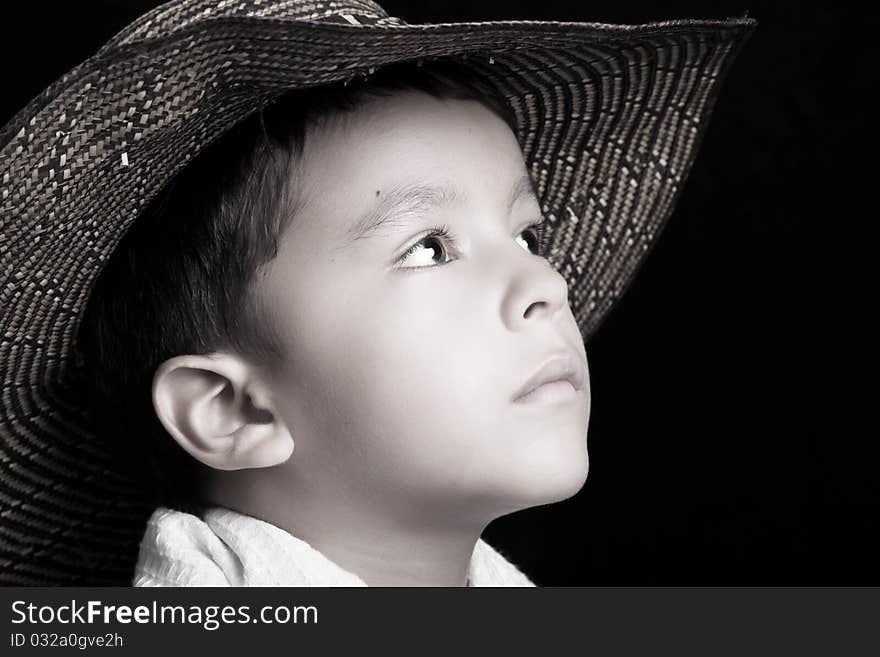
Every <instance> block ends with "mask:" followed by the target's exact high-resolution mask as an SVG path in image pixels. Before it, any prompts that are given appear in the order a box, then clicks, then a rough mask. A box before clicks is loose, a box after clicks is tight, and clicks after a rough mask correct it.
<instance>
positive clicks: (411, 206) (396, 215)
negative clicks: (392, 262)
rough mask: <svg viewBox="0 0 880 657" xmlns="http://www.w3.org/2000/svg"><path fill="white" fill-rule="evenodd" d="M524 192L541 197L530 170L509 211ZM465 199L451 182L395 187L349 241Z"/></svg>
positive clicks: (362, 220) (361, 220)
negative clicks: (535, 188)
mask: <svg viewBox="0 0 880 657" xmlns="http://www.w3.org/2000/svg"><path fill="white" fill-rule="evenodd" d="M523 196H531V197H532V198H534V199H535V201H537V200H538V198H537V196H536V195H535V191H534V189H533V187H532V179H531V177H530V176H529V174H528V173H523V174H522V175H521V176H520V177H519V178H517V179H516V181H514V183H513V185H512V186H511V188H510V192H509V193H508V195H507V212H508V214H509V213H510V211H511V210H512V209H513V205H514V203H516V202H517V201H518V200H519V199H520V198H521V197H523ZM464 199H465V196H464V193H463V192H462V191H461V190H460V189H459V188H457V187H452V186H449V185H440V186H437V185H429V184H425V183H410V184H405V185H398V186H396V187H392V188H391V189H390V190H389V191H388V192H386V193H385V194H383V195H382V196H381V197H380V198H378V200H377V201H376V202H375V204H374V205H373V207H371V208H370V209H369V210H367V211H366V212H365V213H364V214H363V215H361V216H360V218H359V219H358V220H357V221H355V222H354V223H353V224H352V225H351V227H350V228H349V229H348V231H346V238H345V244H351V243H353V242H355V241H357V240H361V239H366V238H369V237H372V236H373V235H375V234H377V233H379V232H381V231H382V230H385V229H395V228H400V227H403V226H407V225H409V224H410V223H413V222H415V221H417V220H419V219H421V218H422V217H423V216H424V215H425V214H427V213H428V212H430V211H431V210H437V209H443V208H451V207H456V206H461V205H463V204H464Z"/></svg>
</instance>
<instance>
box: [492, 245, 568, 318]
mask: <svg viewBox="0 0 880 657" xmlns="http://www.w3.org/2000/svg"><path fill="white" fill-rule="evenodd" d="M514 248H517V249H519V253H518V254H517V255H515V256H511V259H510V262H511V275H510V278H509V279H508V280H509V281H510V283H509V286H508V288H507V295H506V298H505V300H504V315H505V321H506V323H507V325H508V327H509V328H510V329H511V330H517V329H520V328H522V327H523V325H525V324H526V323H529V322H531V323H534V322H535V321H537V320H540V319H544V320H545V321H552V320H553V319H554V318H555V317H556V316H557V315H558V314H559V313H560V311H561V310H563V309H566V308H568V283H567V282H566V281H565V278H563V276H562V275H561V274H560V273H559V272H558V271H556V270H555V269H554V268H553V266H552V265H551V264H550V263H549V262H548V261H547V260H546V259H544V258H542V257H539V256H536V255H533V254H531V253H528V252H526V251H525V250H524V249H523V248H522V247H519V246H516V245H515V247H514Z"/></svg>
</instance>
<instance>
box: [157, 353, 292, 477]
mask: <svg viewBox="0 0 880 657" xmlns="http://www.w3.org/2000/svg"><path fill="white" fill-rule="evenodd" d="M267 393H268V389H267V388H266V387H265V385H264V384H263V383H262V382H261V381H260V380H259V378H258V377H257V376H256V375H255V373H254V371H253V370H252V368H250V367H249V366H248V364H247V363H246V362H244V361H243V360H242V359H241V358H240V357H238V356H236V355H231V354H225V353H214V354H204V355H187V356H176V357H174V358H170V359H168V360H167V361H165V362H163V363H162V364H161V365H160V366H159V367H158V368H157V369H156V372H155V374H154V376H153V387H152V397H153V408H154V410H155V412H156V415H157V417H158V418H159V421H160V422H161V423H162V426H163V427H164V428H165V430H166V431H167V432H168V434H169V435H170V436H171V437H172V438H174V440H175V441H177V443H178V444H179V445H180V446H181V447H182V448H183V449H185V450H186V451H187V452H189V454H191V455H192V456H193V458H195V459H197V460H198V461H201V462H202V463H204V464H205V465H207V466H210V467H212V468H216V469H218V470H242V469H245V468H266V467H271V466H273V465H278V464H280V463H283V462H284V461H286V460H287V459H288V458H290V455H291V454H292V453H293V447H294V445H293V438H292V437H291V435H290V431H289V430H288V428H287V426H286V424H285V422H284V419H283V417H282V416H281V415H280V414H279V413H278V412H277V409H275V408H274V407H273V406H272V402H271V395H269V394H267Z"/></svg>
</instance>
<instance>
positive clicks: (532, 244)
mask: <svg viewBox="0 0 880 657" xmlns="http://www.w3.org/2000/svg"><path fill="white" fill-rule="evenodd" d="M543 223H544V221H543V219H542V220H540V221H536V222H535V223H533V224H531V225H530V226H526V227H525V228H524V229H523V231H522V232H521V233H520V235H526V236H527V239H524V240H523V242H524V243H525V245H526V246H525V249H526V250H527V251H529V252H530V253H532V254H533V255H538V256H543V255H544V247H545V239H544V236H543V230H542V229H541V228H540V226H541V224H543Z"/></svg>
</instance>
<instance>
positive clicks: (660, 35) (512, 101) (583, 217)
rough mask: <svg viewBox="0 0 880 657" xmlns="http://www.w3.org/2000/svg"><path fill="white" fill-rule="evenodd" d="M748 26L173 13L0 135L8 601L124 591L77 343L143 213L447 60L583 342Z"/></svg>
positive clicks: (136, 503) (344, 4)
mask: <svg viewBox="0 0 880 657" xmlns="http://www.w3.org/2000/svg"><path fill="white" fill-rule="evenodd" d="M755 24H756V23H755V21H754V20H752V19H748V18H731V19H726V20H705V21H704V20H676V21H666V22H661V23H652V24H646V25H636V26H630V25H606V24H592V23H573V22H534V21H503V22H482V23H458V24H456V23H446V24H436V25H408V24H406V23H404V22H403V21H401V20H399V19H397V18H393V17H390V16H388V15H387V14H386V13H385V12H384V11H383V10H382V8H381V7H379V6H378V5H377V4H375V3H373V2H371V1H370V0H339V1H335V2H321V1H318V2H314V1H310V2H306V1H305V0H235V1H234V2H233V1H231V0H214V1H209V0H179V1H174V2H169V3H167V4H165V5H162V6H160V7H158V8H156V9H154V10H153V11H150V12H149V13H147V14H146V15H144V16H142V17H141V18H139V19H137V20H136V21H135V22H133V23H132V24H131V25H129V26H128V27H126V28H125V29H123V30H122V31H121V32H120V33H119V34H117V35H116V36H115V37H114V38H113V39H111V40H110V41H109V42H108V43H107V44H106V45H105V46H103V47H102V48H101V49H100V50H99V51H98V52H97V53H96V54H95V55H94V56H92V57H91V58H89V59H88V60H87V61H85V62H83V63H82V64H81V65H79V66H77V67H76V68H75V69H73V70H72V71H70V72H69V73H67V74H66V75H64V76H63V77H62V78H61V79H59V80H57V81H56V82H55V83H54V84H52V85H51V86H50V87H49V88H48V89H46V90H45V91H44V92H43V93H41V94H40V95H39V96H38V97H36V98H34V99H33V100H32V101H31V102H30V103H29V104H28V105H27V106H26V107H25V108H24V109H22V110H21V111H20V112H19V113H18V114H17V115H16V116H15V117H14V118H13V119H12V120H11V121H10V122H9V123H8V124H7V125H6V126H5V127H4V128H3V129H2V131H0V399H2V402H0V583H4V584H12V585H15V584H21V585H59V584H81V585H108V584H110V585H113V584H117V585H127V584H129V582H130V578H131V573H132V569H133V565H134V562H135V559H136V557H137V549H138V542H139V539H140V537H141V535H142V532H143V529H144V521H145V518H146V517H147V516H148V515H149V512H150V511H152V508H148V505H147V503H146V502H145V500H144V499H143V495H142V492H141V491H140V490H139V489H138V488H137V486H135V485H134V484H133V483H132V482H131V481H129V480H127V479H126V478H125V476H123V474H121V472H120V471H119V469H118V468H117V467H115V466H114V463H113V461H112V460H111V458H110V457H109V456H108V455H107V450H106V449H105V446H104V445H105V443H104V442H103V441H104V440H105V438H102V437H101V436H100V435H97V433H98V432H97V431H96V430H95V429H94V426H95V423H94V419H93V415H92V411H91V409H90V408H89V407H88V404H87V403H86V401H85V399H84V396H83V393H82V390H83V383H82V382H83V381H84V380H86V377H88V376H89V373H88V372H87V371H84V370H83V367H82V362H81V359H79V358H78V357H77V346H76V335H77V329H78V326H79V323H80V320H81V317H82V312H83V309H84V307H85V305H86V301H87V299H88V295H89V293H90V290H91V288H92V285H93V283H94V281H95V279H96V277H97V276H98V274H99V272H100V271H101V269H102V267H103V265H104V264H105V263H106V261H107V258H108V256H109V255H110V253H111V252H112V251H113V249H114V247H115V246H116V245H117V243H118V242H119V240H120V238H121V237H122V235H123V233H124V232H125V231H126V229H127V228H128V227H129V226H130V225H131V224H132V222H134V221H135V220H136V219H137V218H138V216H139V214H140V213H141V212H142V210H143V209H144V208H145V206H146V205H147V203H148V202H149V201H150V200H151V199H152V198H153V197H154V196H155V195H156V194H157V192H159V191H160V190H161V189H162V188H163V186H164V185H165V184H166V183H167V182H168V181H169V180H170V179H171V178H172V177H173V176H175V175H176V174H177V173H178V172H179V171H180V170H181V169H182V168H183V167H184V166H186V164H187V163H188V162H190V161H191V160H192V159H193V157H194V156H196V155H197V154H198V153H199V152H200V151H201V150H202V149H203V148H204V147H205V146H207V145H208V144H209V143H211V142H212V141H214V140H215V139H216V138H217V137H218V136H219V135H221V134H222V133H224V131H226V130H227V129H229V128H230V127H231V126H233V125H234V124H236V123H237V122H239V121H241V120H242V119H243V118H245V117H246V116H248V115H250V114H252V113H254V112H255V111H257V110H259V109H260V108H262V107H264V106H266V105H267V104H269V103H271V102H272V101H273V100H274V99H276V98H278V97H279V96H280V95H281V94H283V93H284V92H285V91H287V90H290V89H295V88H302V87H306V86H313V85H318V84H326V83H332V82H337V81H345V80H348V79H351V78H353V77H354V76H358V75H367V74H369V73H370V72H371V71H374V70H376V69H377V68H378V67H382V66H384V65H387V64H391V63H395V62H403V61H410V60H419V59H422V60H431V59H440V58H454V59H456V60H460V61H461V62H464V63H465V64H466V65H467V66H470V67H473V69H474V70H475V71H476V72H477V73H478V74H479V75H480V76H482V77H483V78H484V79H485V81H486V82H488V83H489V84H491V85H492V86H493V87H494V88H495V89H496V90H497V91H498V93H499V95H500V96H501V97H503V98H504V99H505V100H506V102H507V103H508V105H509V106H510V109H511V111H512V113H513V115H514V116H515V118H516V125H517V131H516V136H517V138H518V140H519V142H520V145H521V147H522V150H523V153H524V156H525V160H526V163H527V165H528V167H529V170H530V172H531V174H532V177H533V180H534V183H535V189H536V192H537V194H538V197H539V199H540V201H541V204H542V207H543V210H544V214H545V217H546V220H547V222H548V228H547V229H546V230H548V231H549V236H548V240H547V243H548V256H547V257H548V259H549V260H550V262H551V264H552V265H553V266H554V267H556V268H557V269H558V271H559V272H560V273H561V274H562V275H563V276H564V277H565V278H566V279H567V281H568V283H569V290H570V300H569V302H570V305H571V308H572V311H573V312H574V315H575V317H576V319H577V320H578V322H579V324H580V327H581V330H582V333H583V336H584V338H585V339H588V338H589V336H590V335H591V334H592V333H593V332H594V331H595V329H596V328H597V326H598V325H599V324H600V323H601V322H602V320H603V318H604V317H605V316H606V314H607V313H608V311H609V309H610V308H611V307H612V306H613V305H614V303H615V302H616V301H617V300H618V299H619V298H620V296H621V294H622V293H623V292H624V290H625V289H626V287H627V286H628V284H629V282H630V281H631V279H632V278H633V275H634V274H635V272H636V271H637V270H638V268H639V266H640V265H641V263H642V262H643V261H644V259H645V257H646V255H647V254H648V252H649V251H650V249H651V247H652V245H653V244H654V243H655V241H656V238H657V235H658V233H659V232H660V230H661V228H662V226H663V225H664V223H665V221H666V219H667V218H668V217H669V215H670V213H671V211H672V209H673V207H674V205H675V203H676V200H677V198H678V196H679V194H680V193H681V190H682V186H683V185H684V183H685V179H686V177H687V175H688V172H689V170H690V168H691V165H692V163H693V160H694V157H695V154H696V152H697V147H698V145H699V143H700V141H701V138H702V136H703V133H704V131H705V129H706V124H707V122H708V120H709V116H710V114H711V112H712V108H713V105H714V103H715V100H716V98H717V95H718V92H719V85H720V84H721V81H722V79H723V77H724V75H725V73H726V71H727V69H728V67H729V66H730V64H731V62H732V61H733V59H734V57H735V54H736V53H737V51H738V50H739V48H740V47H741V46H742V44H743V43H744V42H745V41H746V40H747V38H748V36H749V35H750V33H751V32H752V31H753V29H754V27H755Z"/></svg>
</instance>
